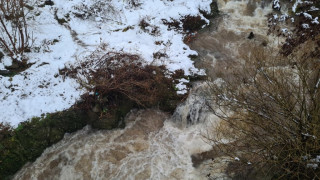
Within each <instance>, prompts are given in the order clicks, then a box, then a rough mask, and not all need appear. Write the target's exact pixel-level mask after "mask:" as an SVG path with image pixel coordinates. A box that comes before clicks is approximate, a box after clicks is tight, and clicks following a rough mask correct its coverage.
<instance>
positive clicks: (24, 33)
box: [0, 0, 30, 60]
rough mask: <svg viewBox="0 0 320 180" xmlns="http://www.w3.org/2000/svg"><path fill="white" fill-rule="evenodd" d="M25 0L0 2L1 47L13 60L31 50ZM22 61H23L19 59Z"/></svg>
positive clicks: (2, 0) (1, 0)
mask: <svg viewBox="0 0 320 180" xmlns="http://www.w3.org/2000/svg"><path fill="white" fill-rule="evenodd" d="M25 6H26V5H25V2H24V0H0V10H1V11H0V30H1V31H2V32H3V33H1V35H0V47H1V48H4V50H5V51H6V53H8V54H9V56H11V57H12V59H13V60H18V59H19V57H18V56H22V55H23V53H24V52H26V51H28V50H29V47H30V36H29V32H28V28H27V23H26V12H25V10H24V7H25ZM19 60H21V59H19Z"/></svg>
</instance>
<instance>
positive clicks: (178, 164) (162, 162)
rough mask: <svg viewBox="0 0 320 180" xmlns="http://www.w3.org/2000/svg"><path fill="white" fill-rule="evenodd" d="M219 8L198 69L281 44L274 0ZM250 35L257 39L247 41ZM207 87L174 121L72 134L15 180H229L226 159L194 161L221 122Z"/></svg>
mask: <svg viewBox="0 0 320 180" xmlns="http://www.w3.org/2000/svg"><path fill="white" fill-rule="evenodd" d="M218 5H219V9H220V11H221V17H219V18H216V19H215V20H214V21H213V25H212V26H211V28H210V29H208V30H206V31H205V32H201V33H199V34H198V35H197V38H196V40H195V41H194V42H193V43H192V44H191V47H192V48H193V49H195V50H197V51H198V52H199V55H200V61H198V66H199V67H206V69H207V70H208V74H209V75H210V76H214V74H215V69H217V68H221V67H222V65H221V64H223V62H232V61H233V60H235V59H237V58H240V55H241V53H243V52H245V53H246V52H248V53H249V52H250V50H251V49H250V47H251V46H250V44H252V43H255V44H261V45H263V46H266V45H268V46H272V47H277V45H278V40H277V39H275V38H274V37H269V36H267V29H268V27H267V17H266V15H267V14H269V13H270V12H272V9H271V4H270V0H242V1H241V0H218ZM250 32H253V33H254V38H253V39H248V38H247V37H248V35H249V34H250ZM208 67H209V68H208ZM224 68H225V69H227V67H226V66H224ZM203 87H205V84H204V83H202V84H201V83H199V84H198V85H195V88H194V89H193V90H192V93H190V96H189V97H188V99H187V100H186V101H185V102H184V103H183V104H181V105H180V106H179V107H178V108H177V109H176V112H175V113H174V115H173V116H169V115H168V114H165V113H163V112H160V111H159V110H141V111H132V112H131V113H130V114H129V115H128V116H127V118H126V124H127V126H126V128H125V129H122V130H112V131H94V130H91V129H90V128H89V127H86V128H84V129H83V130H81V131H79V132H76V133H74V134H69V135H66V136H65V138H64V139H63V140H62V141H61V142H59V143H57V144H55V145H53V146H52V147H50V148H48V149H47V150H46V151H45V152H44V153H43V154H42V156H41V157H39V158H38V159H37V160H36V161H35V162H34V163H31V164H28V165H26V166H25V167H24V168H23V169H22V170H20V171H19V172H18V173H17V174H16V176H15V178H14V179H26V180H29V179H59V180H60V179H66V180H69V179H84V180H87V179H117V180H118V179H208V178H209V179H210V178H212V179H213V178H218V179H219V178H220V179H227V177H226V176H225V175H224V174H223V173H222V170H223V168H224V166H225V165H226V162H224V160H223V159H219V158H215V160H212V159H211V158H210V159H206V158H205V159H202V160H201V161H200V162H198V165H197V166H196V167H194V166H195V165H194V164H193V162H192V158H191V155H193V154H200V153H202V152H206V151H209V150H210V148H211V146H210V145H209V144H208V143H206V141H204V138H203V135H205V133H206V132H208V131H212V129H211V125H212V124H214V123H215V122H218V119H217V118H216V117H215V116H213V115H212V114H211V113H210V111H209V110H208V108H206V105H205V97H203V96H201V93H202V91H201V88H203ZM208 157H209V156H208ZM208 157H207V158H208Z"/></svg>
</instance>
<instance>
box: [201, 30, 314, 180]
mask: <svg viewBox="0 0 320 180" xmlns="http://www.w3.org/2000/svg"><path fill="white" fill-rule="evenodd" d="M319 38H320V37H319V36H318V37H317V38H316V40H315V41H308V42H307V43H304V44H303V46H299V47H298V48H296V49H295V51H294V52H293V53H292V54H291V56H288V57H282V56H280V55H277V56H273V55H272V54H273V53H272V52H270V51H268V50H266V49H263V48H262V47H255V48H254V50H252V51H251V52H252V54H249V55H246V56H245V57H244V59H245V62H239V63H238V64H236V65H235V66H234V67H233V72H232V73H230V74H221V78H220V79H219V81H218V80H216V81H215V83H210V86H211V88H210V92H209V94H210V95H209V99H210V102H215V103H214V104H209V106H210V107H211V109H212V111H213V112H214V113H215V115H217V116H218V117H220V118H221V119H222V121H223V126H222V127H223V128H220V131H219V132H217V133H218V134H220V135H217V136H207V138H208V140H210V141H211V142H214V144H215V146H214V148H215V149H216V150H219V151H222V152H224V154H226V155H229V156H231V157H233V158H235V157H239V158H236V160H238V161H235V162H234V163H232V164H231V165H232V167H230V168H229V171H231V172H232V173H236V175H235V177H238V178H249V179H250V176H251V178H252V177H257V174H259V173H260V174H263V176H264V177H270V178H275V179H318V178H319V175H320V170H319V168H318V166H319V160H320V141H319V137H320V131H319V128H320V89H319V88H320V62H319V59H318V57H317V56H315V54H317V49H318V48H319V45H317V43H316V42H317V40H319ZM229 72H230V71H229ZM226 127H227V128H226ZM226 135H227V136H226ZM226 139H228V141H229V143H222V142H225V140H226ZM239 174H240V176H239Z"/></svg>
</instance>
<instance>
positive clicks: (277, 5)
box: [273, 0, 281, 10]
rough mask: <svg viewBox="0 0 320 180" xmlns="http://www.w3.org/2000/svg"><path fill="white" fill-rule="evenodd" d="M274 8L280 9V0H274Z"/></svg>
mask: <svg viewBox="0 0 320 180" xmlns="http://www.w3.org/2000/svg"><path fill="white" fill-rule="evenodd" d="M273 8H274V9H277V10H280V8H281V6H280V0H273Z"/></svg>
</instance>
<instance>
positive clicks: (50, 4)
mask: <svg viewBox="0 0 320 180" xmlns="http://www.w3.org/2000/svg"><path fill="white" fill-rule="evenodd" d="M44 4H45V5H48V6H52V5H54V3H53V1H51V0H46V1H45V2H44Z"/></svg>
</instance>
